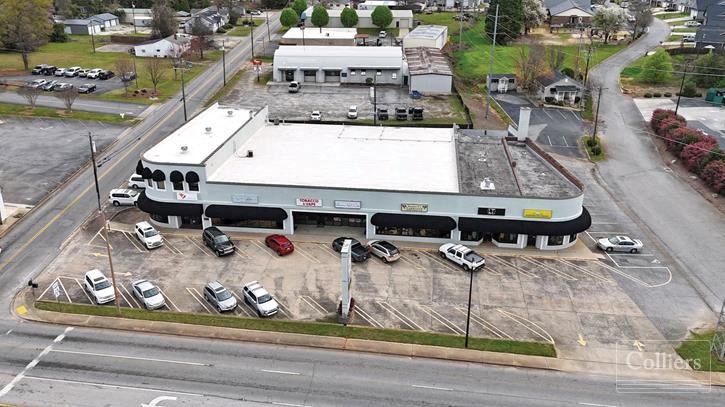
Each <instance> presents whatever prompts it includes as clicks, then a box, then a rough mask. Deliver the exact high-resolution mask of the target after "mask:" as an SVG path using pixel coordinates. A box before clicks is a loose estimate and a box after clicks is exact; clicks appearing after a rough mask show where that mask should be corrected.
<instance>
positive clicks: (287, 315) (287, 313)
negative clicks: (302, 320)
mask: <svg viewBox="0 0 725 407" xmlns="http://www.w3.org/2000/svg"><path fill="white" fill-rule="evenodd" d="M274 300H275V301H277V305H278V307H277V309H278V310H279V312H281V313H283V314H284V315H285V316H286V317H287V318H290V319H292V312H291V311H290V312H287V311H289V307H288V306H286V305H284V304H282V302H281V301H280V300H279V299H278V298H276V297H275V299H274ZM285 310H286V311H285Z"/></svg>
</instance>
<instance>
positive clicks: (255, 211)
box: [204, 205, 287, 221]
mask: <svg viewBox="0 0 725 407" xmlns="http://www.w3.org/2000/svg"><path fill="white" fill-rule="evenodd" d="M204 213H205V214H206V216H208V217H210V218H222V219H228V220H277V221H282V220H285V219H287V212H285V210H284V209H282V208H268V207H264V206H236V205H209V206H207V207H206V211H205V212H204Z"/></svg>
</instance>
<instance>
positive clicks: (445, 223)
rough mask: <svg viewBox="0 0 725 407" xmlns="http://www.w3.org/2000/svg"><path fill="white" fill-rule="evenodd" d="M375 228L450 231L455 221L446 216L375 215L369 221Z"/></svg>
mask: <svg viewBox="0 0 725 407" xmlns="http://www.w3.org/2000/svg"><path fill="white" fill-rule="evenodd" d="M370 223H372V224H373V225H375V226H383V227H398V228H423V229H438V230H446V231H451V230H453V229H455V228H456V221H455V220H453V218H450V217H448V216H432V215H403V214H398V213H376V214H375V215H373V217H372V218H371V219H370Z"/></svg>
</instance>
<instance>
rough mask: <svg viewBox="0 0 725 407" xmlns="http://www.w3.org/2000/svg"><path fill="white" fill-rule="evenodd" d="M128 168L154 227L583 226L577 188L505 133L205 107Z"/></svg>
mask: <svg viewBox="0 0 725 407" xmlns="http://www.w3.org/2000/svg"><path fill="white" fill-rule="evenodd" d="M280 146H284V147H285V148H280ZM513 163H515V164H513ZM136 171H137V172H138V173H139V174H140V175H141V176H142V177H143V178H145V179H146V180H147V185H146V189H145V191H144V192H143V193H142V195H141V197H140V198H139V201H138V207H139V208H140V209H141V210H142V211H144V212H147V213H148V214H149V216H150V218H151V221H152V222H154V223H156V224H157V225H159V226H162V227H171V228H178V227H191V228H202V227H208V226H211V225H214V226H218V227H219V228H221V229H223V230H229V231H244V232H256V233H283V234H288V235H293V234H295V233H297V232H299V231H304V230H305V228H317V227H330V228H335V227H337V226H345V227H348V228H349V227H355V228H359V230H360V231H361V233H362V234H364V235H365V236H366V237H367V238H368V239H390V240H399V241H422V242H431V243H442V242H449V241H456V242H465V243H467V244H472V245H475V244H480V243H484V242H491V243H492V244H494V245H496V246H500V247H509V248H523V247H526V246H532V247H537V248H539V249H541V250H557V249H562V248H566V247H569V246H571V245H573V244H575V243H576V240H577V234H578V233H581V232H583V231H584V230H586V229H587V228H588V227H589V226H590V224H591V218H590V216H589V213H588V212H587V210H586V209H585V208H583V206H582V203H583V189H582V188H583V187H582V185H581V183H580V182H579V181H578V180H577V179H576V178H575V177H573V176H572V175H571V174H569V173H568V172H566V170H564V169H563V167H561V166H560V165H559V164H558V163H556V161H554V160H553V158H551V157H549V156H548V155H547V154H546V153H544V152H543V151H541V150H540V149H539V148H538V147H536V145H535V144H533V143H531V142H529V141H527V140H524V139H520V140H517V139H516V138H511V137H505V133H504V135H503V136H493V135H491V132H489V134H488V135H484V132H483V131H475V130H456V129H454V128H449V129H447V128H443V129H440V128H438V129H431V128H394V127H372V126H343V125H307V124H283V125H276V124H273V123H270V122H269V121H268V117H267V108H264V109H261V110H260V111H259V112H252V111H249V110H245V109H234V108H226V107H222V106H219V105H213V106H212V107H210V108H209V109H207V110H206V111H204V112H202V113H201V114H199V115H198V116H197V117H196V118H194V119H193V120H191V121H190V122H188V123H187V124H185V125H184V126H182V127H181V128H179V129H177V130H176V131H175V132H174V133H172V134H171V135H170V136H168V137H167V138H166V139H164V140H163V141H161V142H160V143H159V144H157V145H156V146H154V147H152V148H151V149H150V150H148V151H146V152H145V153H144V154H143V155H142V157H141V159H140V160H139V162H138V165H137V168H136Z"/></svg>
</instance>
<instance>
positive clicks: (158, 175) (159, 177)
mask: <svg viewBox="0 0 725 407" xmlns="http://www.w3.org/2000/svg"><path fill="white" fill-rule="evenodd" d="M151 179H153V180H154V181H166V174H164V172H163V171H161V170H156V171H154V173H153V174H151Z"/></svg>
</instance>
